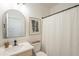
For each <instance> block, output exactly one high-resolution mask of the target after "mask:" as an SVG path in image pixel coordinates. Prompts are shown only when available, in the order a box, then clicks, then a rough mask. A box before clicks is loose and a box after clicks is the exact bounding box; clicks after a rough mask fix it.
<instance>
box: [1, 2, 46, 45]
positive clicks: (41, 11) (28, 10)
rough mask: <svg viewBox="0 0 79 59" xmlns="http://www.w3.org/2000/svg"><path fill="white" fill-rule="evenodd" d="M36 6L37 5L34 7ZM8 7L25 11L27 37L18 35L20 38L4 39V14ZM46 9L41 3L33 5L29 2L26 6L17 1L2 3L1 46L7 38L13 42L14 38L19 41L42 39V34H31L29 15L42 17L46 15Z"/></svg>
mask: <svg viewBox="0 0 79 59" xmlns="http://www.w3.org/2000/svg"><path fill="white" fill-rule="evenodd" d="M34 6H35V7H34ZM8 9H16V10H18V11H20V12H22V13H23V15H24V16H25V18H26V37H18V38H10V39H4V38H3V34H2V16H3V14H4V12H5V11H7V10H8ZM46 12H47V11H46V10H45V8H44V7H41V6H40V5H39V6H37V5H33V4H32V5H31V4H27V5H26V6H25V7H22V6H17V4H16V3H0V46H2V45H3V42H5V41H6V40H8V41H10V42H11V44H12V42H13V40H12V39H17V40H18V42H19V43H20V42H25V41H27V40H29V41H31V40H40V39H41V34H39V35H32V36H29V16H30V17H36V18H41V17H42V16H43V15H46ZM30 39H31V40H30Z"/></svg>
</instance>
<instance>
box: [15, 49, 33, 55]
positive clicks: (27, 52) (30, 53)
mask: <svg viewBox="0 0 79 59" xmlns="http://www.w3.org/2000/svg"><path fill="white" fill-rule="evenodd" d="M14 56H32V50H28V51H24V52H21V53H18V54H16V55H14Z"/></svg>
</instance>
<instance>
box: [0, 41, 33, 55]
mask: <svg viewBox="0 0 79 59" xmlns="http://www.w3.org/2000/svg"><path fill="white" fill-rule="evenodd" d="M32 49H33V46H32V45H31V44H30V43H28V42H24V43H20V44H18V45H17V46H10V47H9V48H4V46H3V47H0V56H32Z"/></svg>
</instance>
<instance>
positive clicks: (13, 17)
mask: <svg viewBox="0 0 79 59" xmlns="http://www.w3.org/2000/svg"><path fill="white" fill-rule="evenodd" d="M25 22H26V21H25V17H24V15H23V14H22V13H21V12H19V11H17V10H13V9H12V10H8V11H6V12H5V13H4V15H3V36H4V38H14V37H22V36H25V34H26V26H25Z"/></svg>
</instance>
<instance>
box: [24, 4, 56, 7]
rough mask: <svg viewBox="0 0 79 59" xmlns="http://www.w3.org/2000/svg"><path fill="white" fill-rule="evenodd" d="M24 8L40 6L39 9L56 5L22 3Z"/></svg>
mask: <svg viewBox="0 0 79 59" xmlns="http://www.w3.org/2000/svg"><path fill="white" fill-rule="evenodd" d="M23 4H24V5H26V6H32V7H37V6H41V7H49V8H50V7H52V6H55V5H57V3H23Z"/></svg>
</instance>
